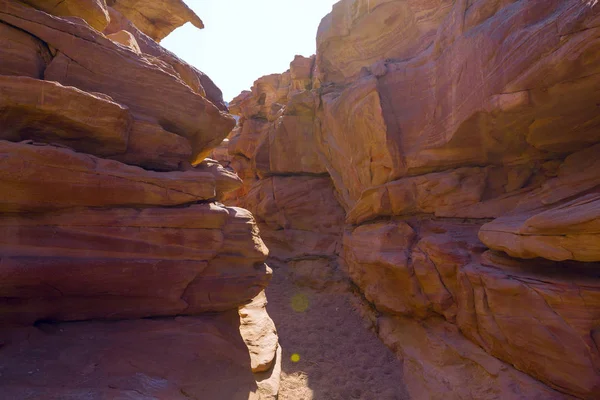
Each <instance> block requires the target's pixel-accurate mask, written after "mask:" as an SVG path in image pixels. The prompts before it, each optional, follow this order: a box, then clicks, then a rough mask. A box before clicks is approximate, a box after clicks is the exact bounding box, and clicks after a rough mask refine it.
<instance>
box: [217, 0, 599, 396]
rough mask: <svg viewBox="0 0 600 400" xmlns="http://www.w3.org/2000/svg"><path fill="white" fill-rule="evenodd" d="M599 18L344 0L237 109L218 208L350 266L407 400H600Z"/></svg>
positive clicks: (549, 10)
mask: <svg viewBox="0 0 600 400" xmlns="http://www.w3.org/2000/svg"><path fill="white" fill-rule="evenodd" d="M599 21H600V5H598V4H597V2H595V1H586V0H567V1H565V0H550V1H549V0H543V1H542V0H526V1H510V0H509V1H497V0H457V1H449V0H439V1H430V2H422V1H403V0H392V1H390V0H388V1H367V0H342V1H340V2H339V3H337V4H336V5H335V6H334V8H333V11H332V13H331V14H329V15H328V16H326V17H325V18H324V19H323V21H322V23H321V26H320V28H319V32H318V35H317V54H316V57H311V58H304V57H297V58H296V59H295V60H294V61H293V62H292V64H291V66H290V70H289V71H286V72H285V73H283V74H276V75H269V76H266V77H263V78H260V79H258V80H257V81H256V82H255V84H254V86H253V87H252V90H251V91H247V92H243V93H242V94H241V95H240V96H238V97H237V98H236V99H235V100H234V101H233V102H232V108H231V109H232V112H233V113H235V114H238V115H240V116H241V117H242V118H241V120H240V123H239V125H238V127H237V128H236V129H235V130H234V132H233V134H232V135H231V136H230V137H229V141H228V143H227V146H228V150H229V155H228V156H227V157H226V158H227V162H228V163H229V166H230V167H231V168H233V169H235V170H236V171H237V172H238V174H239V175H240V177H241V178H242V179H244V185H243V186H242V188H240V189H238V190H237V191H235V192H230V193H229V194H226V195H225V197H224V201H225V202H226V204H236V205H241V206H244V207H247V208H248V209H249V210H250V211H252V212H253V213H254V215H255V216H256V218H257V220H258V222H259V226H260V231H261V235H262V236H263V237H264V239H265V242H266V243H267V245H268V246H269V248H270V249H271V256H272V257H275V258H277V259H279V260H283V261H287V262H288V267H289V268H294V265H295V264H296V263H298V262H302V261H306V260H315V263H314V264H313V265H320V266H321V268H320V270H321V271H317V272H318V273H320V275H319V277H320V279H328V278H327V276H328V273H323V272H322V270H325V269H328V270H329V271H328V272H329V273H332V272H335V273H336V274H337V273H338V272H339V271H338V270H337V266H338V264H339V265H341V266H343V268H341V269H342V270H343V271H344V272H345V273H346V274H347V276H348V277H349V278H350V279H351V281H352V282H353V283H354V284H355V285H356V287H357V288H358V290H359V291H360V295H361V296H364V299H365V300H366V301H367V302H368V303H369V305H370V306H372V307H373V312H372V313H371V314H370V315H371V319H372V321H374V328H375V329H376V330H377V332H378V333H379V336H380V337H381V339H382V340H383V341H384V342H385V343H386V344H387V345H388V346H390V348H391V349H393V350H394V351H395V352H396V353H397V354H398V356H399V357H400V358H401V359H402V360H403V362H404V370H403V371H404V376H405V378H406V379H405V381H406V382H407V385H408V386H409V387H408V389H409V391H410V392H411V394H412V396H413V397H414V398H418V399H420V398H430V399H448V398H453V399H454V398H456V399H462V398H476V399H495V398H503V399H505V398H506V399H509V398H510V399H517V398H528V399H529V398H537V399H550V398H553V399H565V398H570V396H574V397H576V398H581V399H596V398H599V397H600V353H599V348H600V333H599V332H600V274H599V273H598V271H599V268H600V264H599V262H600V236H599V233H600V232H599V231H598V224H599V217H600V214H599V212H598V210H599V209H600V208H599V206H598V205H599V204H600V200H599V197H598V193H599V192H598V188H599V187H600V186H599V185H600V172H598V171H599V169H598V166H597V165H596V164H597V163H598V157H597V155H598V151H600V147H598V146H600V128H599V122H600V120H599V119H598V118H599V117H598V115H599V114H598V105H599V104H600V75H599V73H600V58H599V57H598V55H599V54H600V51H599V50H600V39H599V37H600V36H599V33H600V28H598V22H599ZM222 154H223V152H222V151H220V152H218V153H215V157H223V155H222ZM219 155H220V156H219ZM319 259H320V260H331V262H330V263H325V264H322V263H319V261H318V260H319ZM308 270H309V271H311V272H309V274H310V273H314V272H315V269H310V268H308ZM449 393H450V394H449Z"/></svg>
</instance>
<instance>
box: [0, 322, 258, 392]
mask: <svg viewBox="0 0 600 400" xmlns="http://www.w3.org/2000/svg"><path fill="white" fill-rule="evenodd" d="M0 393H2V394H1V395H0V397H1V398H3V399H14V400H25V399H47V400H52V399H56V400H58V399H61V400H65V399H93V400H95V399H172V400H176V399H236V400H237V399H240V400H242V399H243V400H248V399H258V394H257V386H256V381H255V379H254V376H253V374H252V372H251V368H250V357H249V354H248V349H247V347H246V345H245V344H244V342H243V340H242V338H241V336H240V332H239V316H238V315H237V312H235V311H234V312H231V313H224V314H219V315H208V316H201V317H176V318H158V319H142V320H131V321H104V322H71V323H38V324H36V326H35V327H27V328H14V329H9V328H5V329H2V330H0Z"/></svg>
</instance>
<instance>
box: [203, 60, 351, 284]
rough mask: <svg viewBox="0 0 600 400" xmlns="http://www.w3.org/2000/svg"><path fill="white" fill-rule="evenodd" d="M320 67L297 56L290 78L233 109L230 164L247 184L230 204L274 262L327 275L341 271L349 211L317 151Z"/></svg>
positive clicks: (259, 89) (256, 91)
mask: <svg viewBox="0 0 600 400" xmlns="http://www.w3.org/2000/svg"><path fill="white" fill-rule="evenodd" d="M314 61H315V59H314V57H312V58H305V57H300V56H298V57H296V59H295V60H294V62H292V63H291V65H290V70H289V71H287V72H285V73H284V74H274V75H269V76H266V77H263V78H261V79H259V80H258V81H256V83H255V85H254V87H253V88H252V91H250V92H245V93H242V94H241V95H240V96H238V97H237V98H236V99H234V100H233V101H232V102H231V104H230V107H231V110H232V112H234V113H236V114H238V115H240V116H241V119H240V121H239V123H238V126H237V128H236V129H235V130H234V131H233V132H232V135H231V136H230V137H229V139H228V142H227V146H228V152H229V157H228V158H227V161H228V162H229V167H230V168H233V169H235V170H236V172H237V173H238V174H239V175H240V177H241V178H242V179H243V180H244V185H243V187H242V188H240V189H238V190H237V191H235V192H231V193H229V194H228V195H226V197H225V202H226V204H237V205H240V206H243V207H245V208H248V209H249V210H250V211H252V213H253V214H254V215H255V217H256V218H257V221H258V224H259V227H260V232H261V236H262V238H263V239H264V240H265V242H266V244H267V246H268V247H269V249H270V256H271V257H273V258H275V259H278V260H279V261H287V262H292V263H295V262H300V263H302V262H304V261H306V260H311V261H310V262H312V263H317V264H319V263H321V262H325V264H324V266H325V267H324V271H322V272H325V271H329V270H331V269H334V270H335V269H336V268H337V264H338V256H339V252H340V249H341V242H342V225H343V221H344V212H343V209H342V208H341V207H340V205H339V202H338V201H337V200H336V194H335V190H334V186H333V183H332V180H331V178H330V177H329V174H328V173H327V170H326V169H325V167H324V165H323V163H322V162H321V160H320V158H319V154H318V153H317V151H316V147H315V141H314V129H315V124H316V123H317V120H316V112H317V106H318V96H317V95H316V93H315V92H314V91H312V90H311V89H312V74H313V72H312V71H313V68H314ZM219 155H220V154H219V153H218V152H217V153H216V154H215V156H216V157H219ZM221 157H222V156H221ZM327 265H329V266H328V267H327ZM322 272H319V271H316V273H317V274H319V273H322Z"/></svg>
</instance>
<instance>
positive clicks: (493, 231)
mask: <svg viewBox="0 0 600 400" xmlns="http://www.w3.org/2000/svg"><path fill="white" fill-rule="evenodd" d="M599 149H600V146H599V145H596V146H592V147H591V148H588V149H585V150H582V151H580V152H577V153H574V154H572V155H570V156H569V157H567V158H566V160H565V161H564V163H562V164H561V166H560V168H559V170H558V173H557V176H556V177H555V178H553V179H550V180H548V181H547V182H545V183H544V184H543V185H542V186H541V188H540V189H538V190H536V191H534V192H532V193H531V194H529V195H528V196H526V197H524V198H522V199H521V201H520V202H519V203H517V205H516V207H515V209H514V210H513V211H511V212H510V213H507V214H506V215H505V216H502V217H500V218H498V219H496V220H494V221H492V222H491V223H488V224H486V225H484V226H483V227H482V228H481V231H480V234H479V237H480V239H481V240H482V241H483V242H484V243H485V244H486V245H487V246H489V247H490V248H493V249H497V250H503V251H506V252H507V253H508V254H510V255H511V256H514V257H520V258H535V257H543V258H547V259H550V260H554V261H564V260H578V261H600V246H598V226H599V223H600V222H599V221H600V219H599V218H600V214H599V211H598V208H599V206H598V204H600V203H599V195H598V190H597V188H596V186H597V185H598V183H600V174H598V165H599V164H600V160H599V159H598V150H599Z"/></svg>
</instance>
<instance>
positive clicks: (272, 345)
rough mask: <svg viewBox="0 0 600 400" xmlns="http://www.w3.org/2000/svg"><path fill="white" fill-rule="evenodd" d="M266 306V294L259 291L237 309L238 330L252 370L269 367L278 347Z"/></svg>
mask: <svg viewBox="0 0 600 400" xmlns="http://www.w3.org/2000/svg"><path fill="white" fill-rule="evenodd" d="M266 307H267V296H266V295H265V293H264V292H261V293H260V294H259V295H258V296H256V297H255V298H254V299H253V300H252V302H251V303H250V304H247V305H245V306H244V307H241V308H240V310H239V313H240V322H241V323H240V332H241V334H242V337H243V338H244V341H245V342H246V345H247V346H248V349H249V350H250V361H251V365H252V372H265V371H268V370H269V369H271V368H272V367H273V363H274V362H275V361H276V354H277V349H278V348H279V342H278V338H277V330H276V329H275V324H274V323H273V320H271V318H270V317H269V314H267V310H266Z"/></svg>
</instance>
